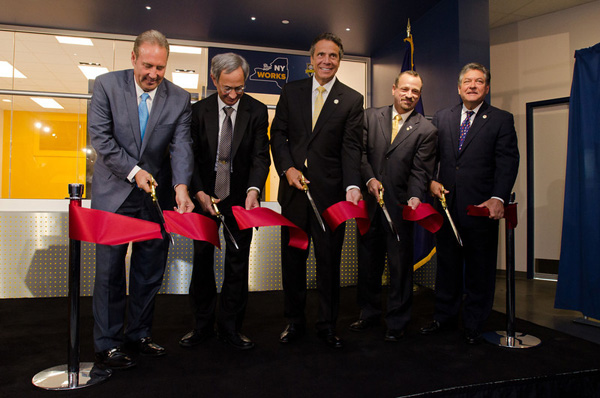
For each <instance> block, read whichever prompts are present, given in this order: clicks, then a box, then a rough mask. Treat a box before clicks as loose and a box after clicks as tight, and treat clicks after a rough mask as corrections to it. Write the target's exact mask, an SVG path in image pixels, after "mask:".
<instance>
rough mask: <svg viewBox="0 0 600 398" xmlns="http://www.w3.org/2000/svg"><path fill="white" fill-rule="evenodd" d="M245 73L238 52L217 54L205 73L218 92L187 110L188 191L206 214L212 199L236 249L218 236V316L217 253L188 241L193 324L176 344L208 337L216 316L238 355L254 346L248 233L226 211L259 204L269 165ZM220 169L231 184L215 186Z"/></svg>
mask: <svg viewBox="0 0 600 398" xmlns="http://www.w3.org/2000/svg"><path fill="white" fill-rule="evenodd" d="M249 69H250V68H249V65H248V62H246V60H245V59H244V58H243V57H241V56H239V55H237V54H234V53H225V54H219V55H216V56H215V57H214V58H213V59H212V62H211V68H210V74H211V79H212V81H213V83H214V85H215V87H216V88H217V92H216V93H215V94H213V95H211V96H210V97H208V98H206V99H203V100H202V101H199V102H197V103H195V104H194V105H193V106H192V129H191V133H192V140H193V148H194V157H195V166H194V174H193V177H192V185H191V192H195V195H194V196H195V198H196V199H197V201H198V203H199V206H197V207H196V209H197V210H198V211H199V212H201V213H202V214H204V215H208V216H215V215H216V213H215V210H214V208H213V207H212V203H211V198H213V199H214V200H215V202H216V203H217V206H218V209H219V212H221V213H222V214H223V216H224V217H225V223H226V224H227V226H228V228H229V229H230V230H231V233H232V235H233V237H234V239H235V241H236V242H237V244H238V246H239V248H236V247H235V246H234V244H233V242H232V241H231V239H230V237H229V235H228V234H227V233H224V236H225V241H226V251H225V260H224V278H223V286H222V288H221V294H220V296H219V299H218V307H219V308H218V311H217V308H216V307H217V289H216V284H215V273H214V254H215V248H214V246H213V245H211V244H209V243H207V242H201V241H194V268H193V272H192V281H191V284H190V301H191V303H192V310H193V312H194V318H195V326H194V329H193V330H192V331H191V332H189V333H187V334H186V335H185V336H183V338H182V339H181V340H180V341H179V344H180V345H181V346H182V347H191V346H194V345H197V344H200V343H202V342H203V341H206V340H207V339H208V338H210V337H211V336H212V335H213V334H214V323H215V313H216V315H217V316H216V321H217V330H218V333H219V338H220V339H221V340H223V341H224V342H226V343H228V344H229V345H231V346H233V347H235V348H237V349H241V350H246V349H250V348H252V347H254V343H253V342H252V341H251V340H250V339H249V338H247V337H246V336H244V335H243V334H242V333H241V327H242V321H243V319H244V314H245V311H246V304H247V302H248V265H249V264H248V259H249V256H250V242H251V241H252V228H250V229H245V230H240V229H239V228H238V225H237V222H236V221H235V218H234V217H233V213H232V210H231V207H232V206H241V207H243V208H245V209H246V210H251V209H253V208H256V207H259V206H260V204H259V198H260V191H261V189H263V186H264V184H265V181H266V179H267V174H268V173H269V165H270V164H271V159H270V157H269V137H268V135H267V129H268V126H269V120H268V115H267V107H266V106H265V105H264V104H263V103H261V102H260V101H257V100H255V99H254V98H252V97H251V96H249V95H248V94H244V83H245V81H246V79H247V78H248V75H249ZM228 114H229V116H228ZM228 131H229V132H230V133H232V135H231V136H230V135H228ZM225 148H226V149H227V151H224V149H225ZM221 164H223V165H224V169H225V170H224V172H225V173H226V174H228V176H226V175H225V176H224V177H225V179H227V177H228V178H229V181H223V182H222V183H219V181H220V177H219V171H218V167H220V165H221ZM219 184H221V186H218V185H219Z"/></svg>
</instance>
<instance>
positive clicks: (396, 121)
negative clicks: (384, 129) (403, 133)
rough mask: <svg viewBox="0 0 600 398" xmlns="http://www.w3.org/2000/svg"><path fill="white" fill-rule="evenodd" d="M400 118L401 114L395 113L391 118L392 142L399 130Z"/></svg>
mask: <svg viewBox="0 0 600 398" xmlns="http://www.w3.org/2000/svg"><path fill="white" fill-rule="evenodd" d="M400 119H402V116H400V115H399V114H396V116H394V120H392V142H394V139H395V138H396V136H397V135H398V130H400Z"/></svg>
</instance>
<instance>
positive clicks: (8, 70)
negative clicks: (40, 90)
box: [0, 61, 27, 79]
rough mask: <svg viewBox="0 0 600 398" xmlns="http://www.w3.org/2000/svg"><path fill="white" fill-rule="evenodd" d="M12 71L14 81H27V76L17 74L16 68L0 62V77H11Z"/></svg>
mask: <svg viewBox="0 0 600 398" xmlns="http://www.w3.org/2000/svg"><path fill="white" fill-rule="evenodd" d="M13 71H14V73H15V76H14V77H15V79H27V76H25V75H24V74H22V73H21V72H19V71H18V70H17V69H16V68H13V66H12V65H11V64H9V63H8V62H6V61H0V77H13Z"/></svg>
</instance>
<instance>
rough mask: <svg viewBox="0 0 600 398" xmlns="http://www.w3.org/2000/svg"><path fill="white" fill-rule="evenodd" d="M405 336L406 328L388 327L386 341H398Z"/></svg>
mask: <svg viewBox="0 0 600 398" xmlns="http://www.w3.org/2000/svg"><path fill="white" fill-rule="evenodd" d="M403 336H404V330H402V329H388V330H386V332H385V337H384V340H385V341H389V342H391V343H396V342H398V341H400V339H401V338H402V337H403Z"/></svg>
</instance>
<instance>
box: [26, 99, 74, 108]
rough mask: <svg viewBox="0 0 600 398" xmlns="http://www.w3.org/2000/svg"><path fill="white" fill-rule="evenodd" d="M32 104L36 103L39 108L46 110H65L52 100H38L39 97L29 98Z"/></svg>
mask: <svg viewBox="0 0 600 398" xmlns="http://www.w3.org/2000/svg"><path fill="white" fill-rule="evenodd" d="M30 98H31V99H32V100H33V101H34V102H36V103H37V104H38V105H39V106H41V107H42V108H46V109H65V108H63V107H62V105H61V104H59V103H58V102H56V101H55V100H53V99H52V98H40V97H30Z"/></svg>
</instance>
